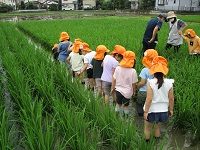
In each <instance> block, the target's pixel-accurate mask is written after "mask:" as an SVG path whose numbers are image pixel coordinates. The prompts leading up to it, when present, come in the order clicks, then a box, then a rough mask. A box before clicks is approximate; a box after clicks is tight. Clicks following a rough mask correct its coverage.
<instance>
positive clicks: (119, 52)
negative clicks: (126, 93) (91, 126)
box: [101, 45, 126, 103]
mask: <svg viewBox="0 0 200 150" xmlns="http://www.w3.org/2000/svg"><path fill="white" fill-rule="evenodd" d="M125 51H126V49H125V48H124V47H123V46H121V45H115V47H114V50H113V51H112V52H111V53H110V55H106V56H105V58H104V60H103V73H102V75H101V80H102V81H103V84H104V94H105V103H108V102H110V94H111V85H112V77H113V73H114V72H115V68H116V67H117V66H118V65H119V61H121V60H122V58H123V53H124V52H125ZM112 96H113V102H116V94H115V91H113V92H112Z"/></svg>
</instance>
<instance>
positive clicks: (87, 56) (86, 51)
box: [78, 43, 96, 91]
mask: <svg viewBox="0 0 200 150" xmlns="http://www.w3.org/2000/svg"><path fill="white" fill-rule="evenodd" d="M82 54H83V55H84V66H83V68H82V69H81V71H79V72H78V74H81V73H83V72H84V71H85V70H87V78H88V79H89V89H91V90H93V91H94V78H93V69H92V65H91V61H92V59H93V58H94V55H95V54H96V52H95V51H92V50H91V49H90V48H89V45H88V44H87V43H83V48H82Z"/></svg>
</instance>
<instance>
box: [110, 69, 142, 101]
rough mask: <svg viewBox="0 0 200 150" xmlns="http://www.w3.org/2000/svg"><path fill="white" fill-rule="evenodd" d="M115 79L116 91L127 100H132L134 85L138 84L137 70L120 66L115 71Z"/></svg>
mask: <svg viewBox="0 0 200 150" xmlns="http://www.w3.org/2000/svg"><path fill="white" fill-rule="evenodd" d="M113 78H114V79H116V85H115V90H116V91H118V92H120V93H121V94H122V95H123V96H124V97H125V98H127V99H130V98H131V97H132V95H133V84H134V83H136V82H138V77H137V72H136V70H135V69H133V68H125V67H121V66H118V67H117V68H116V69H115V72H114V74H113Z"/></svg>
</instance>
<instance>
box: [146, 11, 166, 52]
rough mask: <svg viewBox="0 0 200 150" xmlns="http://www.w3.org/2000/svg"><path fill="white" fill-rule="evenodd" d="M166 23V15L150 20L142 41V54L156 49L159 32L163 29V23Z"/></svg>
mask: <svg viewBox="0 0 200 150" xmlns="http://www.w3.org/2000/svg"><path fill="white" fill-rule="evenodd" d="M166 21H167V15H166V14H164V13H163V14H160V15H158V17H156V18H152V19H151V20H149V22H148V24H147V27H146V30H145V33H144V36H143V40H142V44H143V48H142V54H144V52H145V51H146V50H147V49H155V48H156V44H157V43H158V33H157V32H158V31H159V30H160V29H161V27H162V24H163V22H166Z"/></svg>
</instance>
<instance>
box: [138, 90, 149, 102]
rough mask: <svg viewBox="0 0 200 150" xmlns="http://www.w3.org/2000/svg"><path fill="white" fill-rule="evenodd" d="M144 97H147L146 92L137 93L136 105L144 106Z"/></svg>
mask: <svg viewBox="0 0 200 150" xmlns="http://www.w3.org/2000/svg"><path fill="white" fill-rule="evenodd" d="M146 95H147V92H146V91H138V93H137V100H136V102H137V103H138V104H141V105H144V103H145V101H146Z"/></svg>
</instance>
